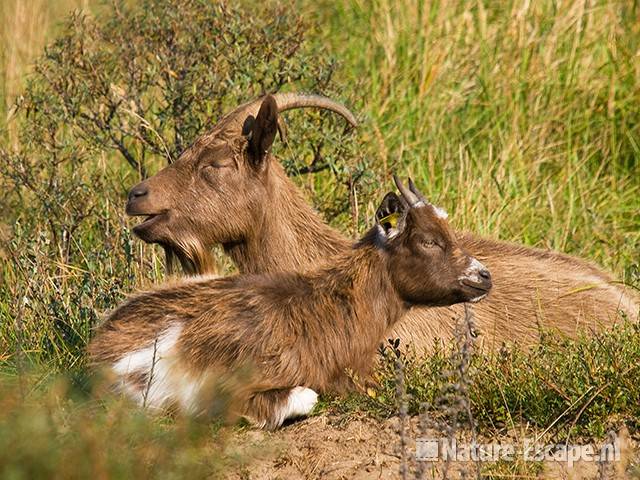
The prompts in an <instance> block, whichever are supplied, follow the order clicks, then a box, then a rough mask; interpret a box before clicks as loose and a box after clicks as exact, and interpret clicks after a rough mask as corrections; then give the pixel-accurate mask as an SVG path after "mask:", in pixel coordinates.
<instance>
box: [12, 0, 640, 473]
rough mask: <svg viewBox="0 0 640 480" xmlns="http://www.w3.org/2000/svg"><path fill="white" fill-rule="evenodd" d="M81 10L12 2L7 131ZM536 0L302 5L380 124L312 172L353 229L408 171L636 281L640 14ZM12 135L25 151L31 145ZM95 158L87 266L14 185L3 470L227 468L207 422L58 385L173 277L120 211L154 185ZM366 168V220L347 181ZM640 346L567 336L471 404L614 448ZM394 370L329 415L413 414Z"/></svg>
mask: <svg viewBox="0 0 640 480" xmlns="http://www.w3.org/2000/svg"><path fill="white" fill-rule="evenodd" d="M54 3H56V2H54ZM78 3H79V2H74V1H71V0H69V1H68V2H59V3H56V5H57V7H56V8H47V9H41V10H39V12H40V13H41V14H42V15H45V16H46V19H43V20H42V22H40V23H39V24H38V25H37V28H35V27H34V26H33V25H31V26H28V25H26V24H24V23H19V22H18V20H17V19H18V17H16V16H15V15H13V13H11V12H12V10H11V9H10V8H8V7H7V6H10V7H11V8H15V6H16V5H18V3H15V5H14V4H13V3H11V4H10V3H6V2H5V3H2V5H3V6H5V9H4V10H2V11H1V12H0V17H2V21H3V25H4V26H5V28H4V30H3V36H2V37H1V40H0V41H1V42H2V45H0V46H2V47H3V48H2V49H0V50H1V51H2V52H4V56H3V57H2V58H3V61H2V65H1V66H0V68H1V69H2V71H0V78H2V79H3V80H2V82H1V83H0V101H1V105H2V107H1V108H0V113H2V116H3V118H2V121H0V129H1V128H2V127H3V125H4V118H5V116H6V113H7V112H8V104H9V102H10V101H11V100H13V99H14V98H16V95H17V93H18V92H19V91H20V88H21V86H22V85H24V79H25V75H26V73H28V72H30V71H31V69H30V67H29V64H30V62H32V61H33V59H34V58H35V57H36V56H37V55H38V52H41V49H42V45H44V43H45V40H46V39H49V38H51V35H52V32H55V31H56V30H55V25H56V22H57V21H59V20H60V19H61V18H62V15H63V10H65V9H66V8H72V7H75V6H76V5H77V4H78ZM98 3H100V2H95V5H94V2H88V4H89V6H90V7H91V8H96V6H97V4H98ZM524 4H526V3H525V2H483V1H477V2H473V3H471V2H464V1H452V2H444V1H435V2H422V1H417V0H401V1H399V2H390V1H385V0H366V1H365V0H339V1H336V2H328V1H325V2H309V1H306V0H300V1H299V2H298V8H299V9H300V11H301V12H302V14H303V15H305V16H307V17H308V18H310V19H311V20H312V21H313V22H315V26H314V27H313V28H312V29H311V30H310V33H309V35H308V37H307V41H308V42H310V43H312V44H315V45H316V46H317V47H319V49H320V50H318V51H322V52H326V53H327V54H329V55H332V56H333V57H335V58H336V59H337V61H338V68H337V70H336V73H335V76H334V82H333V83H332V84H330V86H329V87H328V93H337V94H339V96H340V98H342V99H349V101H350V105H351V106H352V107H353V110H354V111H355V112H357V113H358V115H359V116H360V117H361V118H362V120H363V122H362V126H361V128H360V129H359V130H358V131H357V132H356V133H355V134H353V135H351V136H349V137H347V138H345V137H343V136H342V135H339V134H337V133H336V130H335V128H334V129H333V130H331V131H329V132H328V133H327V134H326V139H325V141H326V144H325V147H324V149H325V153H326V159H327V160H328V161H329V162H330V163H332V164H333V166H334V170H328V171H324V172H322V173H320V174H317V175H315V176H305V177H298V178H297V179H296V181H297V182H298V183H299V184H300V186H302V187H303V188H304V189H305V191H306V192H308V194H309V195H310V198H312V199H313V202H314V203H315V205H316V206H317V207H318V209H319V210H320V211H321V213H322V214H323V215H324V216H325V218H327V219H328V221H330V222H331V223H332V224H333V225H335V226H336V227H338V228H340V229H341V230H343V231H345V232H347V233H349V234H350V235H356V234H357V233H358V232H362V231H363V230H364V228H365V226H366V225H367V224H368V223H369V221H370V219H371V218H372V217H373V212H374V207H375V205H376V203H377V202H378V201H379V199H380V198H381V196H382V194H383V193H384V192H385V191H386V190H387V189H388V188H389V187H390V185H391V184H390V174H391V173H392V172H396V173H399V174H402V175H407V174H411V175H412V176H414V178H415V179H416V180H417V183H418V186H419V188H420V189H421V190H423V191H425V193H427V195H428V196H429V198H430V199H432V201H434V202H435V203H438V204H440V205H441V206H443V207H445V208H446V209H447V210H448V211H449V212H450V214H451V218H452V220H453V222H454V223H455V224H456V225H457V226H458V227H460V228H462V229H468V230H471V231H474V232H478V233H480V234H483V235H487V236H492V237H497V238H502V239H508V240H513V241H517V242H521V243H524V244H527V245H534V246H538V247H544V248H552V249H557V250H561V251H564V252H568V253H572V254H575V255H579V256H582V257H585V258H588V259H591V260H593V261H595V262H597V263H599V264H601V265H603V266H604V267H606V268H607V269H609V270H611V271H612V272H614V274H615V275H616V276H617V277H618V278H620V279H624V280H626V281H629V282H631V283H635V284H636V285H637V284H638V283H639V281H640V273H639V272H640V264H639V260H638V259H639V258H640V215H639V212H640V168H639V161H638V158H639V156H640V117H639V116H638V105H639V104H640V90H638V88H637V85H638V83H639V81H640V78H639V75H640V57H638V55H637V53H636V52H637V50H638V48H639V47H640V22H638V21H637V20H638V15H639V12H638V11H637V9H636V7H634V6H633V4H631V3H626V2H616V1H611V0H600V1H595V2H591V3H590V4H588V5H587V6H586V7H585V6H583V5H584V4H583V3H579V2H575V3H563V4H561V5H560V6H559V5H558V4H557V2H553V1H550V0H549V1H546V0H543V1H539V2H530V4H529V5H530V6H529V7H527V8H526V9H524V8H523V5H524ZM63 7H64V8H63ZM29 18H31V17H29ZM14 20H15V22H14ZM7 25H9V26H12V27H11V28H8V27H7ZM20 49H22V50H20ZM18 51H19V52H22V53H20V55H18V54H16V55H13V54H12V55H13V56H11V57H10V56H9V54H10V53H11V52H18ZM9 58H11V59H12V60H11V61H9V60H8V59H9ZM243 100H245V99H244V98H243V99H239V100H238V101H243ZM287 118H288V119H289V122H290V124H291V126H292V127H293V128H290V131H289V138H290V143H289V144H288V145H282V144H279V145H278V146H277V147H276V152H275V153H276V154H277V155H279V156H280V158H281V159H282V160H283V162H284V163H285V165H287V166H288V167H289V168H291V169H295V165H296V162H295V161H294V156H299V155H300V152H301V151H303V149H302V147H300V145H302V144H303V143H304V142H307V141H308V140H309V137H310V136H312V135H313V132H309V131H301V130H300V129H299V127H301V126H302V125H304V123H303V122H301V121H299V120H298V119H300V118H301V116H300V115H299V114H291V115H289V114H288V116H287ZM12 128H15V126H11V125H10V126H9V131H10V132H11V131H12ZM317 135H318V134H317V133H316V136H317ZM323 135H324V132H320V137H321V138H322V136H323ZM0 139H2V140H1V141H3V142H4V143H6V145H7V146H9V145H11V146H12V147H13V146H15V137H14V136H13V135H0ZM294 142H297V143H295V144H294ZM338 142H342V143H343V144H342V145H341V146H340V147H339V148H338V147H336V146H332V144H335V143H338ZM298 144H300V145H298ZM304 147H305V150H304V152H306V153H305V155H307V157H308V156H309V155H311V154H310V153H309V152H310V151H311V149H310V148H307V144H306V143H304ZM91 155H94V157H93V158H94V159H93V161H92V162H91V163H88V164H85V167H84V168H85V170H79V171H76V172H73V174H74V175H80V176H83V175H84V176H86V178H91V179H93V178H97V179H100V180H99V182H97V183H95V184H94V185H93V189H94V191H89V192H81V193H82V195H83V196H82V197H77V198H82V199H89V200H87V201H90V202H92V210H91V216H90V217H89V219H88V220H87V221H86V222H85V225H84V226H83V227H82V228H80V229H79V230H78V232H80V233H79V234H78V235H77V236H73V240H72V244H71V246H69V247H68V248H70V249H72V250H73V251H74V252H76V253H75V254H74V255H72V256H68V255H65V251H58V250H59V249H57V243H56V239H53V238H51V236H50V235H49V233H48V225H46V224H45V222H44V221H42V218H41V217H37V216H36V215H35V213H34V212H35V209H34V208H33V205H32V204H30V203H24V202H23V203H20V198H19V197H17V196H15V195H17V194H16V193H15V192H14V191H13V190H11V189H9V186H8V185H0V187H2V190H3V193H0V201H1V202H2V203H1V205H0V206H2V212H1V213H0V272H1V275H2V277H1V278H0V363H1V365H2V366H1V368H0V370H1V371H2V372H3V373H4V375H5V380H4V381H3V382H2V383H3V386H2V390H1V392H2V393H0V404H1V405H2V406H3V408H2V411H1V413H0V439H1V440H0V443H1V445H0V446H2V448H0V451H2V452H3V453H2V455H0V468H2V469H4V470H3V472H8V474H10V475H11V478H34V477H42V478H45V477H51V476H55V475H56V474H57V475H58V477H60V478H63V477H65V476H66V475H67V474H68V475H69V476H82V475H83V474H85V473H87V472H93V473H104V474H105V475H108V476H109V477H115V478H117V477H121V478H127V477H130V476H133V475H144V476H163V477H172V476H173V477H176V478H179V477H180V476H184V475H189V476H192V477H201V476H206V475H214V474H215V472H217V468H219V466H220V465H223V464H225V460H224V459H223V458H222V457H223V455H222V454H221V453H220V452H222V450H223V445H222V443H221V442H222V441H221V440H220V439H219V438H218V435H219V434H218V433H217V432H212V431H211V430H208V428H209V427H208V426H203V425H196V426H194V425H192V424H191V423H189V422H186V423H184V424H183V423H182V422H173V421H171V420H160V419H158V418H148V417H146V416H144V415H142V414H141V413H139V412H136V411H132V410H131V409H129V408H127V406H123V405H121V404H119V403H118V402H117V401H111V400H110V401H104V402H102V401H98V400H96V399H95V398H93V397H91V395H88V394H86V393H84V394H82V395H80V396H79V394H78V392H77V391H76V390H75V387H69V386H68V384H66V383H65V381H58V380H56V381H52V380H46V381H41V380H39V379H41V378H43V377H44V378H48V377H50V376H55V375H57V372H65V371H68V370H70V369H80V370H82V368H83V362H84V349H85V346H86V343H87V341H88V339H89V337H90V333H91V328H92V327H93V326H94V325H95V323H96V322H97V319H98V318H99V317H100V315H102V314H103V312H104V311H106V310H108V309H110V308H113V307H114V306H115V305H116V304H117V303H118V302H119V301H120V300H121V299H122V298H123V296H124V295H125V294H126V293H127V292H130V291H132V290H135V289H136V288H141V287H143V286H144V285H148V284H149V283H151V282H157V281H160V280H161V279H162V268H161V263H162V262H161V259H160V254H159V251H158V250H157V249H156V247H152V246H146V245H143V244H142V243H141V242H139V241H138V240H136V239H134V238H132V236H131V233H130V230H129V222H130V220H129V219H127V218H126V217H125V215H124V212H123V211H122V210H123V208H122V203H123V199H124V195H125V192H126V191H127V189H128V187H130V186H131V185H133V184H134V183H136V181H137V177H136V175H135V174H134V173H133V172H131V171H130V170H129V169H128V168H127V166H126V165H125V163H124V161H123V160H122V159H121V158H119V157H118V156H117V155H115V154H114V153H112V152H108V151H102V152H94V151H92V152H91ZM307 157H304V158H303V160H305V161H307V160H309V158H307ZM158 163H159V162H158ZM68 174H69V175H71V173H70V172H68ZM360 174H362V177H361V180H360V181H359V182H358V183H356V186H355V191H354V190H351V195H353V194H354V193H355V194H356V197H355V198H357V204H356V205H357V208H355V209H354V207H353V204H351V205H350V203H349V201H350V193H349V192H350V189H349V186H348V185H347V184H346V183H345V178H349V176H350V175H360ZM5 187H6V188H5ZM92 194H94V195H92ZM77 198H74V199H72V200H75V201H76V202H77V201H78V199H77ZM66 200H67V201H68V204H67V203H65V204H64V205H65V208H67V205H68V208H69V209H71V208H72V207H73V201H69V199H66ZM83 201H84V200H83ZM5 205H12V206H14V208H12V209H11V210H10V209H8V208H5ZM63 213H64V212H63ZM39 222H41V223H39ZM52 252H54V253H53V254H52ZM225 265H226V264H225ZM638 338H639V336H638V332H637V329H636V327H635V326H633V325H624V326H621V327H620V328H619V329H617V330H616V331H614V332H611V333H608V334H602V335H600V336H597V337H590V338H581V339H578V340H576V341H563V340H559V339H557V338H554V337H548V338H547V339H546V340H545V342H543V343H542V345H541V346H540V347H539V348H537V349H534V350H533V351H531V352H527V353H523V352H518V351H505V352H502V353H501V354H500V355H502V356H497V355H496V356H485V357H481V356H476V357H474V358H473V361H472V369H471V373H470V375H471V378H472V379H473V382H472V385H471V386H470V389H469V399H470V401H471V404H472V407H473V412H474V415H475V417H476V420H477V421H478V425H479V428H480V430H481V432H483V433H486V434H487V435H493V434H500V433H501V432H502V431H503V430H504V429H508V428H517V426H518V425H528V428H531V429H534V430H536V431H538V432H540V431H544V430H546V429H548V428H550V427H551V429H550V431H549V432H548V433H549V434H550V435H554V436H556V437H558V438H559V437H562V436H566V435H567V434H569V433H570V434H571V435H579V436H584V437H599V436H602V435H603V434H604V433H605V432H606V431H607V429H608V428H610V427H611V426H615V425H620V424H622V423H625V424H627V425H628V426H629V428H630V429H632V430H633V431H636V432H637V430H638V425H637V420H635V419H637V418H638V416H639V415H640V411H638V405H640V402H639V400H640V390H638V386H637V382H634V378H636V377H637V372H636V371H635V365H637V364H638V353H639V352H640V343H639V339H638ZM18 352H22V354H21V355H18V354H17V353H18ZM450 361H451V359H450V357H449V356H448V354H446V353H445V352H441V353H439V354H436V355H434V356H433V357H431V358H429V359H426V360H418V359H416V358H413V357H411V356H409V357H407V358H405V359H404V363H405V373H404V374H405V377H406V386H407V390H408V393H409V394H410V397H409V406H410V411H411V412H412V413H415V412H417V411H418V407H419V405H420V403H424V402H426V403H428V404H430V405H433V404H434V402H435V400H437V397H438V395H440V393H441V392H442V389H443V388H444V387H445V386H446V384H447V381H448V380H447V379H446V378H444V379H443V376H442V374H443V372H445V371H446V370H448V369H450V367H451V365H450V363H448V362H450ZM394 363H395V358H394V357H390V358H387V360H386V361H383V363H382V368H381V371H380V375H381V376H380V384H381V385H380V388H379V389H378V390H377V391H376V396H375V398H372V397H371V396H366V395H364V396H362V395H356V396H353V397H351V398H348V399H346V400H345V399H341V400H332V399H328V400H327V402H328V407H326V408H328V409H330V410H332V411H336V412H342V413H344V414H349V413H352V412H354V411H358V412H362V411H365V412H367V413H369V414H374V415H384V416H388V415H392V414H394V413H395V412H396V411H397V410H396V403H395V402H396V399H395V393H394V392H395V381H394V378H395V372H394V367H393V365H394ZM24 371H37V372H45V373H44V374H41V375H40V376H37V378H36V379H35V380H34V379H33V377H32V376H29V377H28V378H21V377H20V375H18V373H20V372H24ZM19 382H22V383H23V388H22V389H20V388H18V387H17V386H16V384H17V383H19ZM25 385H26V387H25ZM61 385H62V386H61ZM436 403H437V402H436ZM432 413H433V414H434V415H436V414H437V412H436V411H432ZM436 416H437V415H436ZM107 431H109V432H111V433H110V434H109V436H107V437H105V436H104V432H107ZM194 432H195V433H194ZM145 445H148V449H149V450H146V449H145V448H146V447H145ZM129 446H130V447H131V448H129ZM175 452H177V454H176V455H175V458H174V455H173V453H175ZM165 457H168V458H165ZM92 458H96V459H97V460H96V461H95V462H93V463H91V459H92ZM197 458H208V459H210V462H209V460H207V461H206V462H205V463H204V464H202V463H199V462H198V461H197V460H196V459H197ZM78 459H80V460H78ZM140 459H145V460H144V461H140ZM98 460H99V461H98ZM101 462H102V463H101ZM153 464H157V468H156V467H154V466H153ZM28 465H32V466H33V469H34V470H29V469H28V467H27V466H28Z"/></svg>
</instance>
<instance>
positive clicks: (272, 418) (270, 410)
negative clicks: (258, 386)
mask: <svg viewBox="0 0 640 480" xmlns="http://www.w3.org/2000/svg"><path fill="white" fill-rule="evenodd" d="M317 402H318V394H317V393H316V392H314V391H313V390H311V389H310V388H306V387H292V388H280V389H273V390H265V391H262V392H256V393H254V394H253V395H252V396H251V397H250V398H249V402H248V403H247V410H246V412H245V415H246V416H247V417H248V418H250V419H251V420H253V421H254V422H255V424H256V425H257V426H259V427H260V428H266V429H269V430H274V429H276V428H278V427H279V426H281V425H282V424H283V423H284V421H285V420H287V419H289V418H296V417H304V416H306V415H309V414H310V413H311V411H312V410H313V407H314V406H315V404H316V403H317Z"/></svg>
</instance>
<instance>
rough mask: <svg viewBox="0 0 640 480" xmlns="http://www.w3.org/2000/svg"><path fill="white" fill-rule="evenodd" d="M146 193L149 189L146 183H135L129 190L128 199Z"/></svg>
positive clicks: (142, 195)
mask: <svg viewBox="0 0 640 480" xmlns="http://www.w3.org/2000/svg"><path fill="white" fill-rule="evenodd" d="M148 193H149V189H148V188H147V187H146V185H136V186H135V187H133V188H132V189H131V190H130V191H129V201H131V200H133V199H135V198H139V197H144V196H145V195H147V194H148Z"/></svg>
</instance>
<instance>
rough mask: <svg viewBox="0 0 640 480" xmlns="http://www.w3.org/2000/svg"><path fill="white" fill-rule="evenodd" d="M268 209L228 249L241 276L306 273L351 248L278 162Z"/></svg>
mask: <svg viewBox="0 0 640 480" xmlns="http://www.w3.org/2000/svg"><path fill="white" fill-rule="evenodd" d="M270 168H272V170H273V171H272V172H270V175H271V177H270V179H271V182H270V185H269V189H268V197H269V198H267V199H265V200H264V205H265V206H266V209H265V210H264V211H263V212H261V215H260V217H259V218H257V219H256V224H255V229H254V230H253V231H252V232H251V233H250V234H249V235H247V236H246V238H244V239H243V240H242V241H240V242H237V243H234V244H229V245H225V251H226V252H227V253H228V254H229V256H230V257H231V259H232V260H233V261H234V263H235V264H236V266H237V267H238V270H239V271H240V272H241V273H264V272H278V271H305V270H308V269H309V268H313V267H315V266H317V265H319V264H322V263H323V262H324V261H326V260H327V259H328V258H330V257H332V256H333V255H335V254H336V253H337V252H340V251H344V250H345V249H347V248H349V244H350V242H349V240H348V239H346V238H345V237H343V236H342V235H341V234H340V233H339V232H337V231H336V230H334V229H332V228H331V227H329V226H328V225H327V224H325V223H324V221H323V220H322V219H321V218H320V216H319V215H318V214H317V213H316V212H315V211H314V210H313V209H312V208H311V207H310V206H309V205H308V204H307V202H306V201H305V200H304V198H303V197H302V195H301V193H300V192H299V191H298V189H297V187H296V186H295V185H294V184H293V183H292V182H291V180H289V178H288V177H287V176H286V174H285V172H284V170H283V169H282V167H281V166H280V165H279V164H278V163H277V161H276V162H273V165H271V167H270Z"/></svg>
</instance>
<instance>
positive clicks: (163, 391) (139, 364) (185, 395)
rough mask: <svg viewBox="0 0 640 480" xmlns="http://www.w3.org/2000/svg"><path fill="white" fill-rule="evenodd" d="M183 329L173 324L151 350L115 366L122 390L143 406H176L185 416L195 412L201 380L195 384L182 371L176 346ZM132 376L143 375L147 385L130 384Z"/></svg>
mask: <svg viewBox="0 0 640 480" xmlns="http://www.w3.org/2000/svg"><path fill="white" fill-rule="evenodd" d="M181 332H182V325H179V324H173V325H171V326H169V327H168V328H167V329H165V330H164V331H163V332H162V333H161V334H160V335H159V336H158V338H157V340H156V341H155V342H154V343H153V344H151V345H150V346H148V347H145V348H142V349H140V350H136V351H133V352H131V353H129V354H127V355H125V356H124V357H122V358H121V359H120V360H118V361H117V362H115V363H114V364H113V371H114V372H115V373H116V374H117V375H119V376H120V385H119V386H120V388H121V389H122V391H124V392H125V393H126V394H128V395H129V396H130V397H131V398H132V399H133V400H134V401H135V402H136V403H138V404H139V405H140V406H147V407H150V408H163V407H164V406H167V405H168V404H171V403H174V402H177V403H178V404H179V405H180V407H181V408H182V409H184V411H186V412H194V409H195V407H196V404H197V398H198V393H199V391H200V388H201V387H202V383H203V381H202V379H199V380H194V379H193V378H192V377H191V376H190V375H188V374H187V372H185V371H184V369H182V368H180V365H179V359H178V357H177V355H176V351H175V345H176V342H177V341H178V339H179V338H180V334H181ZM130 374H144V375H145V376H146V377H147V380H146V385H145V386H144V388H143V389H142V390H141V389H140V386H139V385H133V384H131V383H130V381H128V379H127V376H128V375H130Z"/></svg>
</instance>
